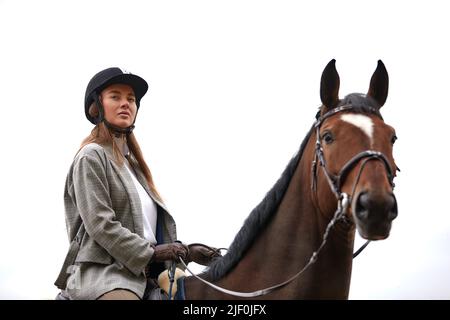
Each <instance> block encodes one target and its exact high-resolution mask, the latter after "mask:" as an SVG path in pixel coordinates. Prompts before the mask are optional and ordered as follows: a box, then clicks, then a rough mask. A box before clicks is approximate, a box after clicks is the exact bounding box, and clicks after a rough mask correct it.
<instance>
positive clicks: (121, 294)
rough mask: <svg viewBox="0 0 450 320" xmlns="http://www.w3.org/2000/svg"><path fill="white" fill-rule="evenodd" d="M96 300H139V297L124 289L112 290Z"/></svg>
mask: <svg viewBox="0 0 450 320" xmlns="http://www.w3.org/2000/svg"><path fill="white" fill-rule="evenodd" d="M97 300H140V299H139V297H138V296H137V295H136V294H135V293H134V292H131V291H129V290H125V289H114V290H111V291H109V292H107V293H105V294H103V295H101V296H100V297H99V298H97Z"/></svg>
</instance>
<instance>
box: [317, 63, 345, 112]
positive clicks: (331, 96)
mask: <svg viewBox="0 0 450 320" xmlns="http://www.w3.org/2000/svg"><path fill="white" fill-rule="evenodd" d="M339 84H340V80H339V74H338V72H337V70H336V60H335V59H333V60H331V61H330V62H328V64H327V66H326V67H325V69H324V70H323V72H322V79H321V80H320V99H321V100H322V104H323V105H324V106H325V107H327V108H328V109H332V108H334V107H336V106H337V104H338V103H339Z"/></svg>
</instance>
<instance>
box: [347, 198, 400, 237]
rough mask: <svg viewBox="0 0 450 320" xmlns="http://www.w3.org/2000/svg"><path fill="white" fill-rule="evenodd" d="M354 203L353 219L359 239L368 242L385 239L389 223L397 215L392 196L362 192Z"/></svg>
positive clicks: (389, 228) (395, 204)
mask: <svg viewBox="0 0 450 320" xmlns="http://www.w3.org/2000/svg"><path fill="white" fill-rule="evenodd" d="M354 201H355V202H354V204H353V212H354V218H355V222H356V227H357V229H358V231H359V233H360V235H361V237H363V238H365V239H369V240H381V239H385V238H387V237H388V236H389V232H390V230H391V222H392V220H394V219H395V218H396V217H397V214H398V210H397V200H396V199H395V196H394V194H393V193H381V192H367V191H362V192H360V193H359V194H358V195H357V197H356V199H355V200H354Z"/></svg>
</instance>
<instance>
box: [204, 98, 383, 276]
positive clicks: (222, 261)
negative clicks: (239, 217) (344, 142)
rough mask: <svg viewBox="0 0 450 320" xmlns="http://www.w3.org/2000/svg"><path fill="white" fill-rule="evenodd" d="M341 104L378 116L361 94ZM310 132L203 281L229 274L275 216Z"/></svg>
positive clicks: (374, 108) (374, 104)
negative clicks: (224, 253) (225, 252)
mask: <svg viewBox="0 0 450 320" xmlns="http://www.w3.org/2000/svg"><path fill="white" fill-rule="evenodd" d="M341 105H352V106H354V107H355V111H356V112H360V113H374V111H376V112H375V113H376V114H377V115H378V116H380V117H381V115H380V114H379V112H378V109H379V106H378V105H377V103H376V101H375V100H373V99H371V98H370V97H366V96H365V95H363V94H359V93H352V94H349V95H347V96H346V97H345V98H344V99H342V100H341V101H340V103H339V106H341ZM319 113H320V110H319ZM319 113H318V114H319ZM316 117H317V116H316ZM313 129H314V126H312V127H311V129H310V130H309V132H308V134H307V135H306V137H305V138H304V139H303V142H302V144H301V145H300V149H299V151H298V152H297V154H296V155H295V156H294V157H293V158H292V159H291V160H290V162H289V164H288V165H287V167H286V169H284V171H283V173H282V174H281V177H280V178H279V179H278V181H277V182H276V183H275V185H274V186H273V187H272V189H271V190H270V191H269V192H268V193H267V194H266V196H265V197H264V199H263V200H262V201H261V202H260V203H259V204H258V205H257V206H256V207H255V208H254V209H253V210H252V212H251V213H250V215H249V216H248V217H247V219H246V220H245V222H244V224H243V226H242V227H241V229H240V230H239V232H238V233H237V235H236V237H235V238H234V240H233V242H232V243H231V245H230V248H229V249H228V252H227V254H226V255H225V256H223V257H221V258H218V259H216V260H214V261H213V262H212V263H211V265H210V266H209V268H208V269H207V270H206V271H205V273H204V274H203V275H204V276H206V278H208V279H209V280H211V281H217V280H219V279H221V278H222V277H224V276H225V275H226V274H227V273H229V272H230V271H231V270H232V269H233V267H234V266H235V265H236V264H237V263H238V262H239V260H241V258H242V257H243V256H244V254H245V253H246V251H247V250H248V249H249V248H250V246H251V244H252V243H253V241H254V240H255V239H256V237H257V236H258V235H259V233H260V232H261V230H264V228H265V227H266V225H267V224H268V222H269V221H270V219H271V218H272V216H273V215H274V214H275V213H276V211H277V208H278V206H279V205H280V203H281V200H282V199H283V197H284V194H285V192H286V190H287V188H288V186H289V183H290V181H291V179H292V176H293V175H294V172H295V170H296V168H297V166H298V163H299V161H300V159H301V157H302V155H303V151H304V149H305V147H306V144H307V142H308V140H309V138H310V136H311V134H312V132H313V131H314V130H313Z"/></svg>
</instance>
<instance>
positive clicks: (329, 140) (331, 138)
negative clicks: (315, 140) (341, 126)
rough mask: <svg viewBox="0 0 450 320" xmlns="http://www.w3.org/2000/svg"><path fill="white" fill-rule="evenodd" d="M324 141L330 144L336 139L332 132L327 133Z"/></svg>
mask: <svg viewBox="0 0 450 320" xmlns="http://www.w3.org/2000/svg"><path fill="white" fill-rule="evenodd" d="M322 140H323V141H325V143H326V144H330V143H332V142H333V141H334V138H333V135H332V134H331V132H325V133H324V134H323V136H322Z"/></svg>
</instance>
